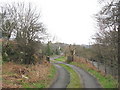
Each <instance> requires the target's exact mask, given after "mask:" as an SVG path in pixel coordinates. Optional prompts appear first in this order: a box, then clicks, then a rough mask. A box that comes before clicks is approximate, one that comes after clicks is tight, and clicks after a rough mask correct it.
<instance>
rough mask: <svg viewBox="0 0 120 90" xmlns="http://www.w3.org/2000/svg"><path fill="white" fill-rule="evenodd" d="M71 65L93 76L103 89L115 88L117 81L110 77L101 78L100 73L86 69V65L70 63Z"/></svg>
mask: <svg viewBox="0 0 120 90" xmlns="http://www.w3.org/2000/svg"><path fill="white" fill-rule="evenodd" d="M71 64H72V65H76V66H78V67H81V68H83V69H84V70H86V71H88V72H89V73H90V74H91V75H93V76H95V77H96V78H97V79H98V82H99V83H100V84H101V86H102V87H103V88H117V85H118V83H117V80H115V79H114V78H113V77H112V76H111V75H106V76H103V75H102V74H101V73H99V72H97V71H95V70H93V69H90V68H88V67H87V65H85V64H82V63H76V62H72V63H71Z"/></svg>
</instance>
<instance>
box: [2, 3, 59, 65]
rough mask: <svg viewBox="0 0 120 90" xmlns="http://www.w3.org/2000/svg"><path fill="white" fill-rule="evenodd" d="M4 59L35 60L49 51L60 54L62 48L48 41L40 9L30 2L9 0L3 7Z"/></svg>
mask: <svg viewBox="0 0 120 90" xmlns="http://www.w3.org/2000/svg"><path fill="white" fill-rule="evenodd" d="M0 32H1V33H2V37H1V38H2V58H3V61H13V62H17V63H23V64H35V63H37V62H41V61H42V60H43V59H45V56H47V55H53V54H59V50H58V48H57V47H56V48H52V49H51V48H50V45H51V43H50V42H48V43H47V44H46V43H44V41H45V39H46V38H47V37H48V33H47V29H46V28H45V25H44V24H43V23H42V22H41V18H40V13H39V12H38V11H36V8H33V7H32V5H31V4H30V3H29V4H28V5H25V4H24V3H13V4H5V5H2V6H1V8H0Z"/></svg>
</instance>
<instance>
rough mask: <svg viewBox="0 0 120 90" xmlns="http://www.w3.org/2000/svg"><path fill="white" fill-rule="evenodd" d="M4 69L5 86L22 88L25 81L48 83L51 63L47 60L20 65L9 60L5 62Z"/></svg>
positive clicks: (3, 85)
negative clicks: (41, 62) (34, 63)
mask: <svg viewBox="0 0 120 90" xmlns="http://www.w3.org/2000/svg"><path fill="white" fill-rule="evenodd" d="M2 69H3V72H2V77H3V83H2V87H3V88H22V84H23V82H24V83H36V82H40V81H46V83H48V81H49V78H48V75H49V74H50V69H51V64H49V63H48V62H47V61H44V62H43V64H36V65H20V64H15V63H13V62H8V63H4V64H3V66H2Z"/></svg>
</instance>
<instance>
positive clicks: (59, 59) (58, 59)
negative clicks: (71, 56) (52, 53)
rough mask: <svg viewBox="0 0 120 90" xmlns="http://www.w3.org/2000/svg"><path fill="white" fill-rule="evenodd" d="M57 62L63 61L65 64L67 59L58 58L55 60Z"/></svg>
mask: <svg viewBox="0 0 120 90" xmlns="http://www.w3.org/2000/svg"><path fill="white" fill-rule="evenodd" d="M55 60H56V61H61V62H65V61H66V58H65V57H64V56H62V57H60V58H57V59H55Z"/></svg>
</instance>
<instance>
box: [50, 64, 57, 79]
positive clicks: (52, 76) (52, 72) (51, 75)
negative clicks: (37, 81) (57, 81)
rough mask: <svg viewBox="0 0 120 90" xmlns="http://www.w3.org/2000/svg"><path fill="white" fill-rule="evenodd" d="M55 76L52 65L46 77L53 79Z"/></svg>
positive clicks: (54, 69)
mask: <svg viewBox="0 0 120 90" xmlns="http://www.w3.org/2000/svg"><path fill="white" fill-rule="evenodd" d="M55 74H56V68H55V66H53V65H52V68H51V70H50V74H49V75H48V77H49V78H51V79H52V78H54V77H55Z"/></svg>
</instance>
